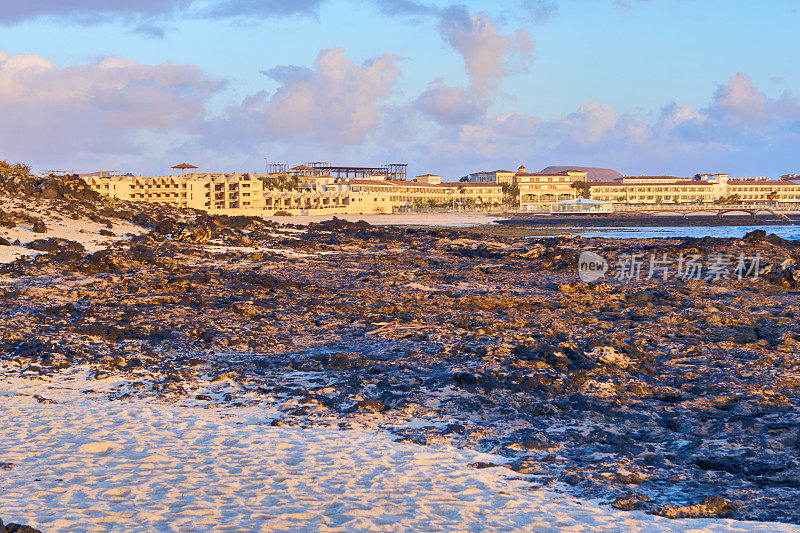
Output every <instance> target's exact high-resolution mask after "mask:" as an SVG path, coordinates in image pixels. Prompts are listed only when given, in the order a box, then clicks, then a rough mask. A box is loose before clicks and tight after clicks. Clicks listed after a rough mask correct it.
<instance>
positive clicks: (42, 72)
mask: <svg viewBox="0 0 800 533" xmlns="http://www.w3.org/2000/svg"><path fill="white" fill-rule="evenodd" d="M222 85H223V84H222V82H220V81H219V80H215V79H213V78H210V77H208V76H206V75H205V74H204V73H203V72H202V71H201V70H200V69H199V68H197V67H196V66H193V65H184V64H178V63H164V64H161V65H142V64H139V63H136V62H133V61H128V60H124V59H116V58H105V59H101V60H98V61H96V62H94V63H90V64H88V65H75V66H71V67H66V68H63V67H59V66H57V65H55V64H53V63H51V62H50V61H48V60H47V59H45V58H43V57H41V56H36V55H22V54H20V55H13V56H12V55H9V54H7V53H5V52H2V51H0V118H1V119H2V122H3V127H2V128H0V147H2V149H3V151H4V152H7V153H8V154H9V155H10V154H12V153H13V154H14V155H15V157H14V159H21V160H26V159H35V160H41V159H46V160H49V161H53V160H57V159H74V157H75V156H76V155H80V156H81V157H85V156H87V155H88V156H90V157H91V154H95V155H97V154H120V153H125V154H133V153H139V154H142V155H144V150H145V148H144V147H143V146H142V144H141V137H140V134H141V133H143V132H150V133H162V134H163V133H172V132H175V131H181V132H183V133H188V134H192V133H196V132H197V131H198V129H199V126H200V124H201V121H202V119H203V115H204V113H205V106H206V103H207V101H208V99H209V98H210V96H211V95H212V94H213V93H214V92H215V91H217V90H218V89H219V88H220V87H221V86H222Z"/></svg>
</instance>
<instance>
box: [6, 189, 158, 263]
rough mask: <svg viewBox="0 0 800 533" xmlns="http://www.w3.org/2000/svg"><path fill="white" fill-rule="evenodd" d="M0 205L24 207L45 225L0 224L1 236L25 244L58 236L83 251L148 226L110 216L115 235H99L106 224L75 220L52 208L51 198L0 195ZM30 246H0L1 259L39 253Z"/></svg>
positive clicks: (97, 247) (8, 207) (143, 229)
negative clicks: (38, 230) (42, 229)
mask: <svg viewBox="0 0 800 533" xmlns="http://www.w3.org/2000/svg"><path fill="white" fill-rule="evenodd" d="M0 209H2V210H4V211H14V210H20V211H26V212H27V213H28V214H30V215H31V216H35V217H37V218H41V219H42V221H43V222H44V223H45V226H46V227H47V232H46V233H34V232H33V227H32V225H30V224H18V225H17V226H16V227H14V228H5V227H0V237H4V238H6V239H8V240H9V241H10V242H12V243H13V242H14V241H17V240H19V242H20V244H21V245H25V244H28V243H29V242H31V241H34V240H36V239H49V238H51V237H58V238H60V239H67V240H70V241H76V242H79V243H81V244H82V245H83V246H84V248H85V249H86V251H88V252H96V251H98V250H103V249H105V248H107V247H108V246H109V245H110V244H112V243H113V242H115V241H118V240H120V239H127V238H129V235H131V234H132V235H140V234H142V233H147V231H148V230H147V229H145V228H143V227H141V226H137V225H135V224H131V223H130V222H128V221H125V220H120V219H110V220H111V222H112V225H113V228H111V229H110V230H109V231H111V232H112V233H113V234H114V236H113V237H112V236H104V235H100V230H101V229H108V228H106V226H105V224H99V223H97V222H92V221H91V220H89V219H85V218H82V219H79V220H74V219H72V218H70V217H68V216H66V215H64V214H63V213H60V212H58V211H57V210H56V209H54V208H52V202H50V201H48V200H39V199H36V200H32V199H29V200H25V201H24V203H23V201H22V200H19V199H15V198H9V197H2V196H0ZM42 253H44V252H37V251H35V250H29V249H28V248H24V247H23V246H0V263H10V262H12V261H14V260H16V259H18V258H20V257H32V256H35V255H39V254H42Z"/></svg>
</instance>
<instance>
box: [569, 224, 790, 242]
mask: <svg viewBox="0 0 800 533" xmlns="http://www.w3.org/2000/svg"><path fill="white" fill-rule="evenodd" d="M568 229H569V231H570V233H572V234H573V235H579V236H581V237H609V238H617V239H657V238H665V239H668V238H672V237H677V238H683V237H721V238H726V237H735V238H741V237H744V236H745V234H746V233H749V232H751V231H753V230H756V229H763V230H764V231H766V232H767V235H769V234H771V233H774V234H775V235H777V236H778V237H781V238H783V239H787V240H798V239H800V225H797V226H795V225H791V224H786V225H776V226H654V227H637V228H577V227H576V228H568Z"/></svg>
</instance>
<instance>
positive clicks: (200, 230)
mask: <svg viewBox="0 0 800 533" xmlns="http://www.w3.org/2000/svg"><path fill="white" fill-rule="evenodd" d="M172 238H173V239H174V240H176V241H181V242H190V243H193V244H205V243H207V242H208V241H209V240H211V232H210V231H209V230H208V229H206V228H204V227H202V226H201V227H195V228H182V229H181V230H179V231H178V232H176V233H175V234H173V235H172Z"/></svg>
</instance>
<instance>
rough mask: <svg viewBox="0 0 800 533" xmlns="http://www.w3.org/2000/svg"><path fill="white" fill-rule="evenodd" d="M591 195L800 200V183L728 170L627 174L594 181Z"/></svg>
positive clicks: (638, 199)
mask: <svg viewBox="0 0 800 533" xmlns="http://www.w3.org/2000/svg"><path fill="white" fill-rule="evenodd" d="M589 191H590V198H592V199H593V200H604V201H609V202H614V203H617V204H662V203H663V204H713V203H718V202H723V201H724V202H727V203H764V202H789V203H794V202H800V183H798V182H795V181H792V180H788V179H781V180H767V179H747V178H741V179H734V178H730V176H728V175H727V174H700V175H698V176H697V177H696V178H695V179H686V178H680V177H677V176H625V177H623V178H622V179H621V181H618V182H592V183H590V184H589Z"/></svg>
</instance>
